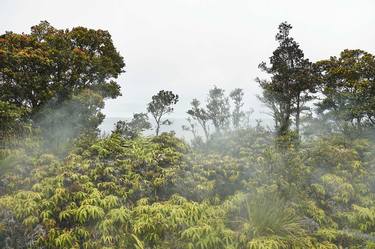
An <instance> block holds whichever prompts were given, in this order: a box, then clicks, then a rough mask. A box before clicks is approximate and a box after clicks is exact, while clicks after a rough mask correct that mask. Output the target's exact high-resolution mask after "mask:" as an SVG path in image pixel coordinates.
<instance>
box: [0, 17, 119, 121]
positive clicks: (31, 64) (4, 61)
mask: <svg viewBox="0 0 375 249" xmlns="http://www.w3.org/2000/svg"><path fill="white" fill-rule="evenodd" d="M124 66H125V64H124V61H123V58H122V57H121V56H120V54H119V53H118V52H117V50H116V49H115V47H114V45H113V42H112V39H111V35H110V34H109V33H108V32H107V31H103V30H94V29H87V28H84V27H76V28H73V29H71V30H68V29H66V30H62V29H56V28H54V27H52V26H51V25H50V24H49V23H48V22H46V21H44V22H41V23H40V24H38V25H36V26H33V27H32V28H31V33H30V34H24V33H22V34H16V33H13V32H7V33H5V34H3V35H1V36H0V92H1V96H0V101H4V102H7V103H9V104H12V105H14V106H16V107H19V108H22V109H24V110H27V113H26V114H25V115H26V116H27V117H28V118H31V119H34V118H36V117H38V118H39V117H40V115H36V114H39V113H40V111H41V110H44V111H45V110H46V108H51V112H53V110H54V109H58V108H60V106H61V105H62V103H64V102H66V101H69V100H70V99H72V98H74V96H79V95H80V94H81V92H82V91H84V90H90V92H92V93H93V92H95V94H99V95H100V96H101V97H102V98H116V97H117V96H119V95H121V93H120V86H119V85H118V84H117V83H116V82H115V79H116V78H117V77H118V76H119V74H120V73H121V72H123V67H124ZM86 93H87V92H86ZM86 93H84V95H87V94H86ZM73 101H74V100H73ZM97 103H99V105H98V106H97V108H99V109H100V108H102V106H101V102H100V101H98V102H97ZM72 111H75V110H74V109H72ZM67 119H69V118H68V117H61V119H60V121H61V122H64V121H65V120H67ZM55 121H56V120H55ZM57 122H58V121H57Z"/></svg>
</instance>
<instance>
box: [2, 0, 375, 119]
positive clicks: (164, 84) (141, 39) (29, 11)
mask: <svg viewBox="0 0 375 249" xmlns="http://www.w3.org/2000/svg"><path fill="white" fill-rule="evenodd" d="M374 12H375V1H374V0H367V1H366V0H351V1H349V0H319V1H318V0H315V1H307V0H306V1H301V0H295V1H280V0H274V1H267V0H263V1H250V0H247V1H245V0H232V1H229V0H222V1H220V0H147V1H146V0H132V1H131V0H112V1H111V0H101V1H94V0H87V1H79V0H69V1H68V0H64V1H63V0H59V1H57V0H56V1H53V0H45V1H40V0H24V1H21V0H0V16H1V23H0V32H1V33H4V32H5V31H14V32H25V33H28V32H29V30H30V27H31V26H32V25H35V24H38V23H39V21H41V20H47V21H48V22H50V23H51V24H52V25H53V26H55V27H56V28H72V27H74V26H84V27H89V28H94V29H99V28H100V29H105V30H108V31H109V32H110V33H111V34H112V37H113V41H114V44H115V46H116V47H117V49H118V50H119V51H120V53H121V55H122V56H124V58H125V62H126V64H127V66H126V69H125V70H126V73H124V74H123V75H122V76H121V77H120V78H119V83H120V85H121V87H122V93H123V96H122V97H119V98H117V99H116V100H110V101H107V102H106V107H105V114H106V115H107V117H128V116H130V115H131V114H132V113H134V112H142V111H145V108H146V104H147V102H149V100H150V98H151V96H152V95H153V94H155V93H156V92H158V91H159V90H160V89H166V90H172V91H174V92H176V93H178V94H179V95H180V103H179V104H178V105H177V107H176V112H175V114H174V116H175V117H185V116H186V114H185V112H186V110H187V109H188V105H189V102H190V101H191V100H192V99H193V98H194V97H197V98H199V99H200V100H204V99H205V98H206V95H207V92H208V89H209V88H211V87H212V86H213V85H217V86H218V87H222V88H224V89H226V90H227V91H230V90H231V89H233V88H236V87H239V88H243V89H244V90H245V92H246V104H247V106H248V107H250V106H251V107H253V108H254V109H256V110H257V113H258V114H259V113H260V112H261V111H259V110H260V106H261V103H259V101H258V100H257V98H256V94H258V93H259V88H258V87H257V85H256V83H255V82H254V79H255V78H256V77H257V76H261V77H262V76H263V75H262V74H261V72H260V71H259V69H258V67H257V66H258V64H259V63H260V62H261V61H268V58H269V57H270V56H271V54H272V51H273V50H274V49H275V48H276V46H277V44H276V42H275V40H274V36H275V34H276V32H277V26H278V25H279V24H280V23H281V22H282V21H288V22H289V23H291V24H292V25H293V30H292V32H291V35H292V36H293V37H294V38H295V39H296V41H297V42H299V44H300V46H301V48H302V49H303V50H304V52H305V56H306V57H307V58H310V59H311V60H312V61H316V60H319V59H324V58H328V57H329V56H332V55H338V54H339V52H340V51H342V50H343V49H346V48H350V49H357V48H359V49H363V50H366V51H368V52H371V53H374V52H375V32H374V27H375V14H374Z"/></svg>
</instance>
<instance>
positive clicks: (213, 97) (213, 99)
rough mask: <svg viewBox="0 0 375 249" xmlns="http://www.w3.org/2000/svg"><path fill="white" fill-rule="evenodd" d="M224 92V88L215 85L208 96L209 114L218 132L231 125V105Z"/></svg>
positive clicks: (207, 106)
mask: <svg viewBox="0 0 375 249" xmlns="http://www.w3.org/2000/svg"><path fill="white" fill-rule="evenodd" d="M224 93H225V91H224V89H221V88H218V87H216V86H215V87H214V88H212V89H210V91H209V92H208V98H207V105H206V108H207V114H208V117H209V118H210V120H211V121H212V123H213V125H214V127H215V129H216V132H218V133H220V132H221V131H222V130H225V129H227V128H228V126H229V119H230V106H229V100H228V98H227V97H226V96H225V94H224Z"/></svg>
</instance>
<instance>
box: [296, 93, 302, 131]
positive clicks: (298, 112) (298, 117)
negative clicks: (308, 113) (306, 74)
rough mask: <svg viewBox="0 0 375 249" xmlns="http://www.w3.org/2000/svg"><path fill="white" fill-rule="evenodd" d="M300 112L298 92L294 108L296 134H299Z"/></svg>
mask: <svg viewBox="0 0 375 249" xmlns="http://www.w3.org/2000/svg"><path fill="white" fill-rule="evenodd" d="M300 114H301V110H300V95H299V94H298V97H297V108H296V131H297V135H298V136H299V126H300Z"/></svg>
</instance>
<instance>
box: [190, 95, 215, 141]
mask: <svg viewBox="0 0 375 249" xmlns="http://www.w3.org/2000/svg"><path fill="white" fill-rule="evenodd" d="M190 104H191V109H190V110H188V111H187V113H188V114H189V115H190V116H191V117H192V118H193V119H194V120H196V121H197V122H198V124H199V125H200V126H201V127H202V129H203V132H204V135H205V137H206V141H207V140H208V138H209V136H210V133H209V124H208V122H209V121H210V117H209V116H208V113H207V111H206V110H205V109H204V108H202V107H200V102H199V100H197V99H193V101H192V102H191V103H190Z"/></svg>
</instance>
